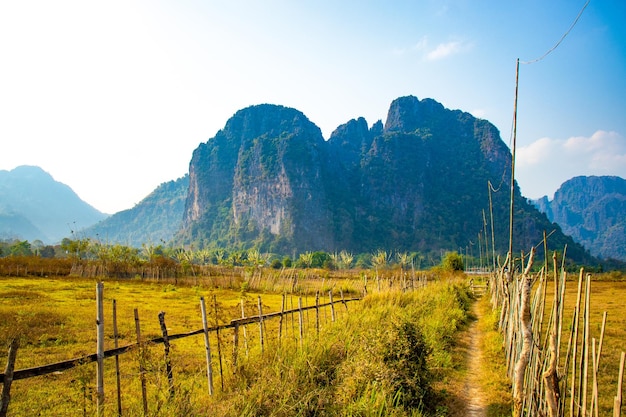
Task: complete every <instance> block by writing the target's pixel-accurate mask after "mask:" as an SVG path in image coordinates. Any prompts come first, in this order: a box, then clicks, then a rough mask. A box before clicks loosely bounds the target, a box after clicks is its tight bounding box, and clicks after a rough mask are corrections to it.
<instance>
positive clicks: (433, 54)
mask: <svg viewBox="0 0 626 417" xmlns="http://www.w3.org/2000/svg"><path fill="white" fill-rule="evenodd" d="M472 46H473V45H472V43H470V42H465V41H460V40H453V41H449V42H442V43H439V44H437V45H435V46H433V45H432V44H431V42H430V39H429V38H428V36H426V35H424V36H422V37H421V38H420V39H419V40H418V41H417V42H416V43H415V44H413V46H411V47H408V48H407V47H395V48H393V49H392V53H393V54H394V55H404V54H406V53H415V54H419V55H421V56H422V59H424V60H425V61H438V60H441V59H444V58H448V57H450V56H453V55H456V54H459V53H462V52H466V51H468V50H470V49H471V48H472Z"/></svg>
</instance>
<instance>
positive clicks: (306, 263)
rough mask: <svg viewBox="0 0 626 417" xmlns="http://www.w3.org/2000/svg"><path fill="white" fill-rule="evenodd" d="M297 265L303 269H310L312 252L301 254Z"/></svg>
mask: <svg viewBox="0 0 626 417" xmlns="http://www.w3.org/2000/svg"><path fill="white" fill-rule="evenodd" d="M298 265H299V266H302V267H303V268H310V267H311V265H313V252H305V253H301V254H300V257H299V258H298Z"/></svg>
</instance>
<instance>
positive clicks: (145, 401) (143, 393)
mask: <svg viewBox="0 0 626 417" xmlns="http://www.w3.org/2000/svg"><path fill="white" fill-rule="evenodd" d="M134 313H135V333H136V334H137V345H138V346H139V379H140V380H141V398H142V400H143V414H144V415H148V395H147V393H146V369H145V366H144V360H145V358H144V355H145V352H144V349H145V346H142V343H141V327H140V325H139V311H138V310H137V309H134Z"/></svg>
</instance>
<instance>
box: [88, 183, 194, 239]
mask: <svg viewBox="0 0 626 417" xmlns="http://www.w3.org/2000/svg"><path fill="white" fill-rule="evenodd" d="M188 188H189V176H188V175H185V176H183V177H181V178H179V179H177V180H175V181H168V182H165V183H163V184H161V185H159V186H158V187H157V188H156V189H155V190H154V191H153V192H152V193H150V194H149V195H148V196H147V197H146V198H144V199H143V200H141V201H140V202H139V203H137V205H135V207H133V208H132V209H129V210H124V211H120V212H119V213H116V214H114V215H112V216H111V217H109V218H107V219H105V220H102V221H101V222H99V223H97V224H95V225H94V226H92V227H89V228H87V229H85V230H83V231H81V233H80V234H81V237H89V238H91V239H95V240H98V241H101V242H105V243H119V244H124V245H130V246H134V247H141V246H142V245H143V244H155V245H158V244H165V243H166V242H169V241H170V240H171V239H172V237H173V236H174V233H176V232H177V231H178V230H179V229H180V227H181V223H182V219H183V217H182V216H183V209H184V207H185V199H186V198H187V190H188Z"/></svg>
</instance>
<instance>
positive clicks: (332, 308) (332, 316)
mask: <svg viewBox="0 0 626 417" xmlns="http://www.w3.org/2000/svg"><path fill="white" fill-rule="evenodd" d="M328 299H329V300H330V320H331V321H332V322H333V323H334V322H335V304H334V303H333V290H329V291H328Z"/></svg>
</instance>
